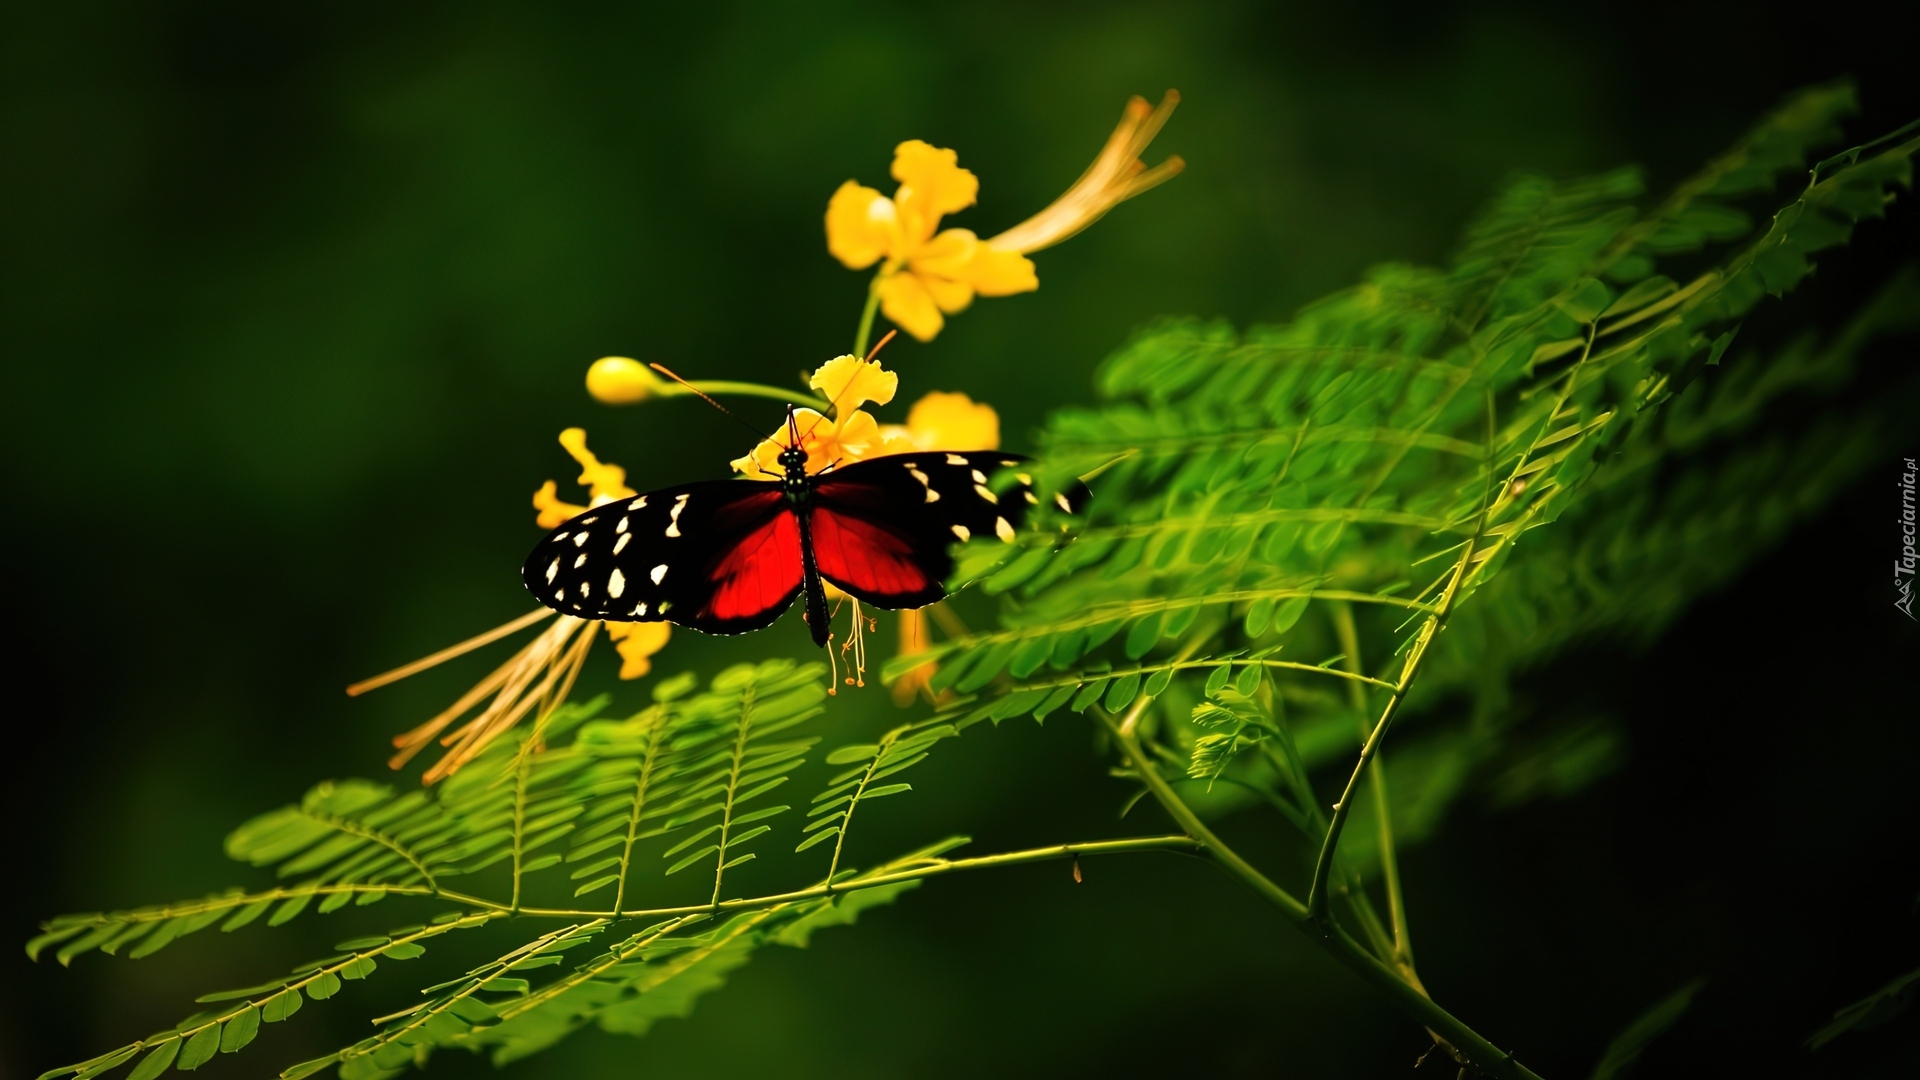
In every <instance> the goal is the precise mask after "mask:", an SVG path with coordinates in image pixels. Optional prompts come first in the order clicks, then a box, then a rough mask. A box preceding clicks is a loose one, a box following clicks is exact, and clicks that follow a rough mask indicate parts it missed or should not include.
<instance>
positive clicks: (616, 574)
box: [607, 567, 627, 600]
mask: <svg viewBox="0 0 1920 1080" xmlns="http://www.w3.org/2000/svg"><path fill="white" fill-rule="evenodd" d="M626 591H627V575H625V574H623V573H621V572H620V568H619V567H615V568H614V570H613V573H611V574H608V575H607V595H608V596H611V597H613V598H614V599H615V600H618V599H620V594H621V593H623V592H626Z"/></svg>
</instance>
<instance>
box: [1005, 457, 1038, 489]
mask: <svg viewBox="0 0 1920 1080" xmlns="http://www.w3.org/2000/svg"><path fill="white" fill-rule="evenodd" d="M1007 464H1009V465H1011V464H1013V462H1011V461H1009V462H1007ZM1013 478H1014V479H1015V480H1018V481H1020V482H1021V483H1023V484H1031V483H1033V474H1032V473H1024V472H1021V473H1014V474H1013Z"/></svg>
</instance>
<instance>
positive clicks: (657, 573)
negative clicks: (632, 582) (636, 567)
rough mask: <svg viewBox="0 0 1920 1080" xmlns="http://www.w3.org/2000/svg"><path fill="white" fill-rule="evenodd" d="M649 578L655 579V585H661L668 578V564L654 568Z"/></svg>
mask: <svg viewBox="0 0 1920 1080" xmlns="http://www.w3.org/2000/svg"><path fill="white" fill-rule="evenodd" d="M647 576H648V577H650V578H652V579H653V583H654V584H655V585H658V584H660V582H661V581H662V580H664V579H665V578H666V576H667V564H666V563H661V564H660V565H659V566H656V567H654V568H653V571H652V572H651V573H649V574H648V575H647Z"/></svg>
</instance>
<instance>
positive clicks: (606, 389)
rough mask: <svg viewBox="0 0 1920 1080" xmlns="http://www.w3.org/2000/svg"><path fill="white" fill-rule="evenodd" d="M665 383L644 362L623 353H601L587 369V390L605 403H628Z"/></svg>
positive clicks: (657, 391)
mask: <svg viewBox="0 0 1920 1080" xmlns="http://www.w3.org/2000/svg"><path fill="white" fill-rule="evenodd" d="M663 386H665V383H663V382H662V381H661V379H660V376H658V375H655V374H654V373H653V372H652V371H651V370H650V369H649V368H648V367H647V366H646V365H645V364H642V363H641V362H640V361H638V360H635V359H632V358H631V357H626V356H603V357H601V358H600V359H598V360H595V361H594V362H593V366H592V367H590V368H588V369H587V393H589V394H592V395H593V397H594V400H596V401H599V402H602V403H604V404H607V405H631V404H633V403H634V402H636V401H645V400H647V399H648V398H650V397H653V396H655V395H657V394H658V393H659V392H660V390H661V388H662V387H663Z"/></svg>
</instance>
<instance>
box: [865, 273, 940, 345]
mask: <svg viewBox="0 0 1920 1080" xmlns="http://www.w3.org/2000/svg"><path fill="white" fill-rule="evenodd" d="M874 288H876V289H878V290H880V311H881V312H882V313H883V314H884V315H886V317H887V318H888V319H889V320H890V321H891V322H892V323H893V324H894V325H895V326H898V327H899V328H900V329H902V330H905V331H906V332H907V333H909V334H912V335H913V336H914V337H916V338H918V339H920V340H921V341H932V340H933V337H934V335H935V334H938V333H939V332H940V328H941V327H942V326H944V325H946V320H945V319H943V318H941V316H940V308H939V306H938V305H936V304H935V303H934V300H933V293H931V292H930V291H928V289H927V286H926V285H925V284H924V283H922V282H921V280H920V279H919V278H918V277H916V276H915V275H913V274H893V275H890V276H888V277H884V278H881V279H880V280H879V281H878V282H876V283H875V284H874Z"/></svg>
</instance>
